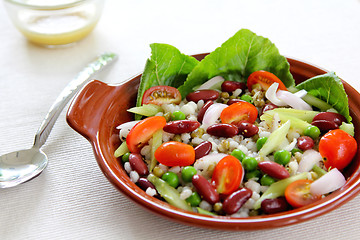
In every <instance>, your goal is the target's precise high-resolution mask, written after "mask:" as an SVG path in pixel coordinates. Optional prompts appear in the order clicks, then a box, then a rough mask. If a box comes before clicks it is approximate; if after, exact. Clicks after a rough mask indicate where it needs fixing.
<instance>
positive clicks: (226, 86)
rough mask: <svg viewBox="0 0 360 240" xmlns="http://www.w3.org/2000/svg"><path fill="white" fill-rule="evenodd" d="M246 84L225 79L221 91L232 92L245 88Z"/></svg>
mask: <svg viewBox="0 0 360 240" xmlns="http://www.w3.org/2000/svg"><path fill="white" fill-rule="evenodd" d="M245 88H246V85H245V83H243V82H234V81H224V82H223V83H222V84H221V91H223V92H229V93H232V92H233V91H235V90H236V89H241V90H243V91H244V90H245Z"/></svg>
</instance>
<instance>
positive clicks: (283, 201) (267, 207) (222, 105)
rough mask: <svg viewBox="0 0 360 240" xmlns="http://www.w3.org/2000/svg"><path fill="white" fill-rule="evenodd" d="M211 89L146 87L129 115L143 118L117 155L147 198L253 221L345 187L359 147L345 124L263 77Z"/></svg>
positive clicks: (128, 126) (125, 128) (129, 129)
mask: <svg viewBox="0 0 360 240" xmlns="http://www.w3.org/2000/svg"><path fill="white" fill-rule="evenodd" d="M210 81H212V82H214V80H213V79H210V80H209V81H208V82H210ZM215 82H216V83H217V84H213V85H210V86H209V84H208V85H206V84H204V85H203V86H205V88H204V87H203V86H200V87H198V88H197V89H196V90H195V91H193V92H190V93H188V94H187V95H186V96H181V94H180V92H179V91H178V89H177V88H175V87H171V86H164V85H160V86H154V87H150V88H148V89H147V90H146V91H145V93H144V95H143V97H142V102H141V106H138V107H134V108H132V109H130V110H129V111H130V112H133V113H136V114H140V115H142V116H143V117H142V119H141V120H137V121H132V122H128V123H124V124H121V125H120V126H118V129H119V136H120V139H121V141H122V144H121V145H120V146H119V148H118V149H117V150H116V152H115V156H116V157H118V158H119V162H120V163H121V164H122V165H123V167H124V169H125V170H126V171H127V173H128V174H129V177H130V179H131V181H133V182H134V183H136V184H137V185H138V186H139V187H140V188H141V189H143V190H144V191H146V193H147V194H148V195H150V196H154V197H158V198H160V199H163V200H164V201H166V202H168V203H169V204H171V205H173V206H176V207H178V208H181V209H184V210H188V211H194V212H198V213H200V214H207V215H221V216H232V217H250V216H257V215H263V214H273V213H278V212H283V211H287V210H290V209H293V208H299V207H302V206H305V205H308V204H312V203H314V202H316V201H317V200H319V199H321V198H322V197H324V196H325V195H327V194H329V193H331V192H333V191H335V190H336V189H338V188H340V187H342V186H343V185H344V183H345V178H344V176H343V175H342V173H341V170H342V169H344V168H345V167H346V166H347V165H348V164H349V163H350V161H351V160H352V158H353V157H354V155H355V152H356V149H357V143H356V141H355V139H354V138H353V137H352V135H353V128H352V124H351V122H349V121H348V120H347V119H346V117H345V116H343V115H342V114H340V113H338V112H337V111H336V110H335V109H334V108H332V107H328V108H327V109H326V110H324V109H321V108H319V107H318V106H319V105H318V104H316V103H314V101H305V100H307V99H306V97H305V96H309V94H308V92H307V91H306V90H300V91H299V90H296V91H295V90H294V89H290V88H289V89H288V88H287V87H286V86H285V85H284V84H283V83H282V81H281V80H280V79H279V78H278V77H277V76H275V75H274V74H271V73H269V72H267V71H255V72H253V73H252V74H251V75H250V76H249V78H248V79H247V82H246V83H245V82H237V81H229V80H226V79H224V78H223V77H221V76H216V77H215ZM215 85H216V86H215ZM304 99H305V100H304ZM312 99H314V98H312ZM316 101H318V102H321V100H319V99H316ZM308 102H311V103H308ZM339 149H343V150H345V151H342V150H339Z"/></svg>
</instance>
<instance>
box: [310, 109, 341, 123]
mask: <svg viewBox="0 0 360 240" xmlns="http://www.w3.org/2000/svg"><path fill="white" fill-rule="evenodd" d="M317 120H326V121H330V122H334V123H335V124H336V125H338V126H340V125H341V124H342V122H346V118H345V117H344V116H343V115H341V114H339V113H334V112H321V113H318V114H316V116H315V117H314V119H313V121H317Z"/></svg>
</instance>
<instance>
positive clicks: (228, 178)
mask: <svg viewBox="0 0 360 240" xmlns="http://www.w3.org/2000/svg"><path fill="white" fill-rule="evenodd" d="M243 176H244V169H243V167H242V165H241V163H240V161H239V160H238V159H237V158H236V157H234V156H231V155H229V156H226V157H224V158H223V159H221V160H220V161H219V162H218V164H217V165H216V166H215V169H214V172H213V175H212V178H211V184H212V185H213V186H214V187H215V188H216V190H217V192H218V193H220V194H230V193H232V192H234V191H235V190H237V189H238V188H239V186H240V184H241V181H242V179H243Z"/></svg>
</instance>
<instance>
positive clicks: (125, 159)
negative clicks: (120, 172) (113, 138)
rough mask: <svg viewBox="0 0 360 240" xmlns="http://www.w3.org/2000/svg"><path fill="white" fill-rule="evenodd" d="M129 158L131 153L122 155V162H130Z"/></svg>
mask: <svg viewBox="0 0 360 240" xmlns="http://www.w3.org/2000/svg"><path fill="white" fill-rule="evenodd" d="M129 156H130V153H129V152H127V153H125V154H124V155H122V157H121V161H122V162H123V163H126V162H128V161H129Z"/></svg>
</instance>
